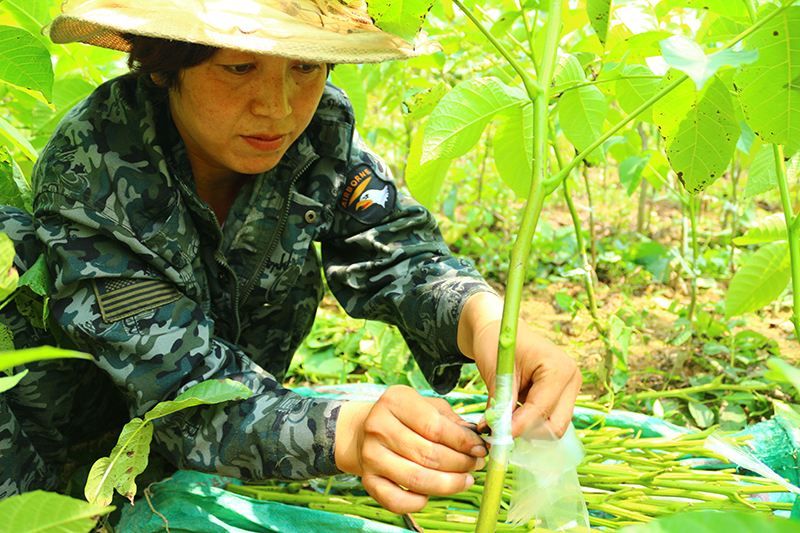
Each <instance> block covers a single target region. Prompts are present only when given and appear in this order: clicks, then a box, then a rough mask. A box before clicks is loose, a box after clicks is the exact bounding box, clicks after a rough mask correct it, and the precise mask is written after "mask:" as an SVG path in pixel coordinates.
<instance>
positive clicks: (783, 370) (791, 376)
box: [767, 357, 800, 393]
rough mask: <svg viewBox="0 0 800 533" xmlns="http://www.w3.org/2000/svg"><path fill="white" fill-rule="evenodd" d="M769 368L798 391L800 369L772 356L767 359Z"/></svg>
mask: <svg viewBox="0 0 800 533" xmlns="http://www.w3.org/2000/svg"><path fill="white" fill-rule="evenodd" d="M767 366H768V367H769V368H770V370H772V371H774V372H777V373H778V374H779V375H780V376H781V377H782V378H783V379H785V380H786V381H788V382H789V383H791V384H792V386H793V387H794V388H795V390H796V391H797V392H798V393H800V369H798V368H796V367H793V366H792V365H790V364H789V363H787V362H786V361H784V360H783V359H779V358H777V357H772V358H770V359H769V361H767Z"/></svg>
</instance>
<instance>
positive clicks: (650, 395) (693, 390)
mask: <svg viewBox="0 0 800 533" xmlns="http://www.w3.org/2000/svg"><path fill="white" fill-rule="evenodd" d="M774 388H775V387H774V386H773V385H770V384H768V383H754V384H752V385H727V384H723V383H720V382H719V380H715V381H712V382H711V383H706V384H705V385H697V386H695V387H686V388H685V389H674V390H663V391H645V392H637V393H636V394H630V395H628V396H626V398H627V399H629V400H646V399H655V398H669V397H672V396H687V395H689V394H697V393H701V392H712V391H742V392H754V391H758V390H769V389H774Z"/></svg>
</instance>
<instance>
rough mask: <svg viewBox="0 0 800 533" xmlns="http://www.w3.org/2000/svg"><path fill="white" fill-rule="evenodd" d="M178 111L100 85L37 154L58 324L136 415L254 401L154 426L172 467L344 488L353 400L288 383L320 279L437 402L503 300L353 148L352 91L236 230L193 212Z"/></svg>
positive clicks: (144, 88) (324, 104)
mask: <svg viewBox="0 0 800 533" xmlns="http://www.w3.org/2000/svg"><path fill="white" fill-rule="evenodd" d="M165 96H166V95H165V93H164V92H163V91H162V90H159V89H156V88H155V87H152V86H150V85H149V84H147V83H146V82H145V81H142V80H137V79H136V78H134V77H132V76H123V77H121V78H117V79H115V80H112V81H110V82H108V83H105V84H104V85H102V86H101V87H99V88H98V89H97V90H96V91H95V92H94V93H93V94H92V95H91V96H89V97H88V98H87V99H86V100H85V101H83V102H82V103H81V104H79V105H78V106H77V107H76V108H75V109H73V110H72V111H71V112H70V113H69V114H68V115H67V116H66V117H65V119H64V120H63V121H62V122H61V124H60V125H59V127H58V129H57V131H56V133H55V134H54V135H53V137H52V139H51V140H50V142H49V143H48V145H47V146H46V148H45V149H44V151H43V152H42V154H41V157H40V159H39V161H38V163H37V165H36V167H35V170H34V193H35V196H34V217H35V219H36V225H37V228H36V231H37V234H38V237H39V239H40V240H42V241H43V242H44V244H45V247H46V254H47V259H48V264H49V266H50V268H51V272H52V273H53V274H54V282H55V292H54V294H53V296H52V299H51V312H52V314H53V316H55V317H57V321H58V325H59V327H60V328H63V330H64V332H65V333H66V335H67V336H68V337H69V338H70V339H71V340H72V341H73V342H74V343H75V344H76V345H77V347H78V348H80V349H82V350H84V351H87V352H89V353H92V354H94V356H95V358H96V361H97V365H98V366H99V367H100V368H101V369H103V370H104V371H105V372H107V373H108V374H109V375H110V376H111V378H112V380H113V381H114V383H115V384H116V385H117V387H118V388H119V389H120V390H121V391H122V392H123V394H124V395H125V397H126V399H127V403H128V406H129V410H130V415H131V416H141V415H142V414H143V413H144V412H145V411H146V410H148V409H149V408H151V407H153V406H154V405H155V404H156V403H157V402H159V401H162V400H168V399H172V398H174V397H175V396H176V395H177V394H178V393H180V392H181V391H182V390H184V389H186V388H187V387H189V386H191V385H193V384H195V383H197V382H199V381H201V380H206V379H210V378H221V377H228V378H232V379H236V380H239V381H241V382H243V383H245V384H247V385H248V386H249V387H250V388H251V389H252V390H253V391H254V392H255V394H254V395H253V396H252V397H251V398H250V399H249V400H247V401H244V402H239V403H229V404H222V405H218V406H205V407H197V408H193V409H191V410H189V411H187V412H186V413H184V414H176V415H173V416H171V417H167V418H166V419H164V420H163V421H159V422H158V423H157V425H156V428H155V442H156V445H157V446H158V447H159V449H160V451H161V452H162V453H165V454H167V455H168V457H170V459H171V460H172V461H174V463H175V464H176V465H177V466H180V467H188V468H195V469H199V470H207V471H216V472H219V473H223V474H226V475H233V476H237V477H241V478H250V479H253V478H265V477H281V478H307V477H312V476H319V475H326V474H331V473H335V472H337V469H336V466H335V463H334V457H333V439H334V428H335V423H336V418H337V414H338V410H339V407H340V403H339V402H336V401H329V400H321V399H306V398H301V397H300V396H298V395H296V394H294V393H292V392H290V391H289V390H287V389H285V388H283V387H281V385H280V380H281V378H282V377H283V375H284V373H285V372H286V369H287V368H288V365H289V362H290V360H291V357H292V354H293V353H294V351H295V349H296V348H297V346H298V345H299V343H300V342H301V341H302V340H303V338H304V337H305V336H306V335H307V334H308V331H309V330H310V328H311V325H312V323H313V321H314V315H315V311H316V308H317V306H318V303H319V301H320V299H321V297H322V291H323V285H322V280H321V275H320V271H321V268H320V267H321V266H322V267H323V268H324V272H325V276H326V279H327V281H328V285H329V286H330V288H331V290H332V292H333V294H334V295H335V296H336V298H337V299H338V300H339V302H341V304H342V305H343V307H344V308H345V309H346V311H347V312H348V313H350V314H351V315H353V316H356V317H368V318H371V319H376V320H382V321H385V322H389V323H392V324H395V325H397V326H398V328H399V329H400V330H401V332H402V333H403V335H404V337H405V339H406V341H407V343H408V345H409V347H410V348H411V350H412V352H413V354H414V356H415V357H416V360H417V361H418V363H419V365H420V367H421V369H422V370H423V372H424V373H425V375H426V377H427V378H428V380H429V382H430V383H431V384H432V386H433V387H434V388H435V389H436V390H438V391H446V390H449V389H450V388H452V386H453V385H454V384H455V382H456V380H457V377H458V374H459V370H460V365H461V364H462V363H464V362H465V361H466V359H465V358H464V357H463V355H461V354H460V352H459V350H458V348H457V346H456V330H457V322H458V317H459V314H460V310H461V306H462V304H463V302H464V301H465V299H466V298H467V297H468V296H469V295H470V294H473V293H475V292H478V291H486V290H490V289H489V287H488V286H487V285H486V284H485V282H484V281H483V280H482V279H481V278H480V276H479V275H478V274H477V273H476V272H475V270H474V269H473V267H472V266H471V264H470V263H468V262H466V261H463V260H459V259H456V258H454V257H453V256H451V255H450V253H449V251H448V249H447V247H446V245H445V244H444V243H443V241H442V239H441V236H440V234H439V232H438V229H437V227H436V224H435V221H434V219H433V217H432V216H431V214H430V213H429V212H427V211H426V210H425V209H424V208H423V207H421V206H420V205H419V204H418V203H416V202H415V201H414V200H413V199H411V198H410V197H409V196H407V195H405V194H403V192H402V191H398V190H397V189H396V187H395V184H394V182H393V180H392V178H391V176H390V173H389V170H388V169H387V167H386V166H385V164H384V163H383V162H382V161H381V160H380V159H379V158H378V157H376V156H375V155H374V154H372V153H371V152H370V151H369V150H367V149H366V148H365V147H364V146H363V144H362V143H361V142H360V141H359V140H358V136H357V135H355V133H354V126H353V122H354V120H353V113H352V109H351V107H350V105H349V102H348V101H347V98H346V96H345V95H344V94H343V93H342V92H341V91H340V90H339V89H336V88H335V87H333V86H331V85H329V86H328V87H327V88H326V90H325V93H324V95H323V97H322V101H321V103H320V105H319V108H318V110H317V112H316V114H315V116H314V118H313V120H312V123H311V125H310V126H309V127H308V129H307V130H306V132H305V133H304V134H303V135H302V136H301V137H300V138H299V139H298V140H297V141H296V142H295V144H294V145H293V146H292V147H291V148H290V149H289V151H288V152H287V153H286V155H285V156H284V157H283V159H282V160H281V162H280V164H279V165H278V166H277V167H276V168H275V169H272V170H270V171H268V172H266V173H264V174H261V175H257V176H253V178H252V180H250V181H249V182H248V183H247V184H246V185H244V186H243V187H242V189H241V191H240V192H239V194H238V197H237V199H236V200H235V202H234V204H233V206H232V207H231V210H230V212H229V214H228V218H227V219H226V220H225V221H224V225H222V226H220V224H219V223H218V221H217V220H216V218H215V216H214V214H213V212H212V211H211V210H210V208H209V207H208V206H207V205H206V204H205V203H204V202H203V201H202V200H201V199H200V197H199V196H198V195H197V192H196V190H195V188H194V181H193V179H192V174H191V168H190V166H189V162H188V158H187V156H186V151H185V146H184V145H183V143H182V141H181V139H180V136H179V135H178V133H177V130H176V129H175V126H174V124H173V123H172V120H171V118H170V113H169V109H168V104H167V101H166V98H165ZM315 241H319V242H320V243H321V257H320V254H319V252H318V251H317V248H316V247H315V246H314V242H315Z"/></svg>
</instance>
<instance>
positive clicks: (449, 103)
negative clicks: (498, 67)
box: [421, 77, 530, 165]
mask: <svg viewBox="0 0 800 533" xmlns="http://www.w3.org/2000/svg"><path fill="white" fill-rule="evenodd" d="M529 101H530V100H529V99H528V97H527V96H526V95H525V93H524V92H522V91H521V90H520V89H516V88H512V87H509V86H507V85H506V84H504V83H503V82H501V81H500V80H498V79H497V78H491V77H489V78H475V79H471V80H467V81H464V82H462V83H459V84H458V85H456V86H455V87H454V88H453V90H452V91H450V92H449V93H447V95H445V97H444V98H442V100H441V101H440V102H439V105H437V106H436V109H434V110H433V112H432V113H431V115H430V117H428V122H427V124H426V125H425V138H424V140H423V143H422V160H421V162H422V164H423V165H424V164H425V163H427V162H429V161H433V160H434V159H440V158H444V159H455V158H456V157H459V156H462V155H464V154H465V153H467V152H468V151H469V149H470V148H472V147H473V146H474V145H475V143H476V142H478V139H480V137H481V134H482V133H483V130H484V128H485V127H486V125H487V124H488V123H489V121H491V120H492V118H494V116H495V115H496V114H497V113H500V112H502V111H505V110H508V109H511V108H512V107H514V106H521V105H523V104H524V103H526V102H529Z"/></svg>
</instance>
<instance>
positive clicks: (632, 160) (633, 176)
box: [619, 154, 650, 196]
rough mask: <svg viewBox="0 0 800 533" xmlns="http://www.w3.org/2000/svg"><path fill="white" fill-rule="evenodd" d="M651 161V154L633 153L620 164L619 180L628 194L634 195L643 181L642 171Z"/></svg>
mask: <svg viewBox="0 0 800 533" xmlns="http://www.w3.org/2000/svg"><path fill="white" fill-rule="evenodd" d="M649 162H650V154H646V155H633V156H630V157H628V158H626V159H624V160H623V161H622V163H620V164H619V181H620V183H622V185H623V186H624V187H625V192H626V193H628V196H630V195H632V194H633V193H634V191H635V190H636V189H637V188H638V187H639V184H640V183H641V182H642V172H643V171H644V169H645V168H647V164H648V163H649Z"/></svg>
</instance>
